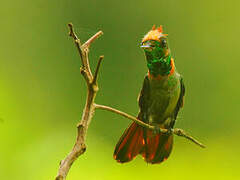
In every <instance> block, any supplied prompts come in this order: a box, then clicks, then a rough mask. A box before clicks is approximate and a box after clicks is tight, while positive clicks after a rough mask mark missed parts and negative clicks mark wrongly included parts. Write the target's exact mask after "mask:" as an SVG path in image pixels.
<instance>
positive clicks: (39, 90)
mask: <svg viewBox="0 0 240 180" xmlns="http://www.w3.org/2000/svg"><path fill="white" fill-rule="evenodd" d="M239 6H240V2H238V1H234V0H229V1H224V0H212V1H209V0H196V1H191V0H182V1H180V0H178V1H177V0H148V1H137V0H134V1H129V0H121V1H110V0H109V1H107V0H104V1H97V0H95V1H94V0H88V1H83V0H74V1H70V0H68V1H61V0H60V1H59V0H51V1H47V0H35V1H30V0H23V1H19V0H15V1H3V2H2V3H1V7H0V17H1V25H0V26H1V33H0V39H1V43H0V179H8V180H12V179H19V180H33V179H34V180H35V179H36V180H47V179H49V180H50V179H54V177H55V176H56V174H57V170H58V167H59V162H60V160H62V159H63V158H64V157H65V156H66V155H67V154H68V153H69V151H70V149H71V148H72V146H73V143H74V141H75V137H76V124H77V123H78V122H79V119H80V118H81V113H82V109H83V106H84V103H85V97H86V92H85V91H86V90H85V88H86V86H85V84H84V80H83V78H82V77H81V75H80V73H79V67H80V59H79V56H78V53H77V51H76V48H75V47H74V44H73V42H72V39H71V38H70V37H69V36H68V29H67V23H68V22H73V24H74V27H75V29H76V32H77V33H78V35H79V37H80V38H81V40H82V41H85V40H87V39H88V38H89V37H90V36H91V35H93V34H94V33H96V32H97V31H98V30H100V29H101V30H103V32H104V35H103V36H102V37H101V38H99V39H98V40H97V41H96V42H94V45H93V46H92V48H91V54H90V60H91V64H92V67H93V68H94V67H95V65H96V62H97V59H98V57H99V55H102V54H104V55H105V58H104V62H103V64H102V65H103V66H102V68H101V72H100V78H99V85H100V91H99V93H98V96H97V98H96V101H97V103H100V104H105V105H110V106H113V107H116V108H118V109H120V110H123V111H125V112H128V113H130V114H132V115H136V114H137V112H138V106H137V101H136V99H137V96H138V93H139V91H140V88H141V86H142V82H143V77H144V75H145V73H146V71H147V68H146V63H145V59H144V54H143V52H142V50H141V49H140V48H139V43H140V41H141V38H142V37H143V35H144V34H145V33H146V32H147V31H148V30H149V29H150V28H151V27H152V25H153V24H156V25H160V24H162V25H163V28H164V32H166V33H168V34H169V44H170V48H171V51H172V54H173V56H174V58H175V61H176V66H177V68H178V71H179V72H180V73H181V74H182V75H183V76H184V80H185V84H186V98H185V106H184V109H183V110H182V111H181V113H180V115H179V118H178V121H177V123H176V127H179V128H183V129H185V130H186V131H187V132H189V133H191V134H192V135H193V136H195V137H197V138H198V139H199V140H201V141H202V142H203V143H204V144H206V145H207V148H206V149H201V148H200V147H198V146H196V145H194V144H192V143H191V142H189V141H187V140H185V139H183V138H180V137H175V141H174V149H173V152H172V154H171V156H170V158H169V159H168V160H167V161H166V162H164V163H162V164H159V165H149V164H147V163H145V162H144V161H143V160H142V158H141V157H140V156H138V157H137V158H136V159H135V160H134V161H132V162H130V163H127V164H118V163H116V162H115V160H114V159H113V158H112V153H113V150H114V146H115V144H116V143H117V141H118V139H119V137H120V136H121V134H122V132H123V131H124V129H125V128H126V127H127V126H128V124H129V123H130V120H128V119H125V118H123V117H120V116H118V115H116V114H113V113H110V112H105V111H101V110H98V111H97V112H96V113H95V116H94V118H93V120H92V123H91V125H90V127H89V132H88V137H87V151H86V153H85V154H84V155H83V156H81V157H80V158H79V159H78V160H77V161H76V162H75V163H74V165H73V166H72V168H71V170H70V172H69V175H68V178H67V179H69V180H77V179H89V180H95V179H96V180H112V179H114V180H115V179H116V180H118V179H119V180H120V179H121V180H122V179H126V180H130V179H131V180H132V179H149V180H151V179H166V180H168V179H169V180H171V179H178V180H182V179H184V180H193V179H194V180H198V179H201V180H202V179H206V180H208V179H218V180H226V179H231V180H238V179H240V172H239V168H240V167H239V161H240V157H239V152H240V144H239V138H240V134H239V125H240V121H239V115H238V113H239V101H240V95H239V87H240V84H239V65H240V62H239V59H240V57H239V56H240V55H239V31H240V23H239V19H240V13H239Z"/></svg>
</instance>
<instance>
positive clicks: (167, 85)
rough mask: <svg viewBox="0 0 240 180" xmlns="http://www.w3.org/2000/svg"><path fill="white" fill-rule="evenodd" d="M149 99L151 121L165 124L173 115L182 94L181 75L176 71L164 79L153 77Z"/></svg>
mask: <svg viewBox="0 0 240 180" xmlns="http://www.w3.org/2000/svg"><path fill="white" fill-rule="evenodd" d="M149 91H150V93H149V94H150V96H149V100H148V105H149V106H148V110H147V114H148V121H149V123H156V124H160V125H161V124H164V122H165V121H166V120H167V119H168V118H169V117H172V116H173V114H174V110H175V108H176V105H177V102H178V99H179V95H180V75H179V74H178V73H176V72H174V73H173V74H172V75H170V76H165V77H163V78H162V79H154V78H151V79H150V81H149Z"/></svg>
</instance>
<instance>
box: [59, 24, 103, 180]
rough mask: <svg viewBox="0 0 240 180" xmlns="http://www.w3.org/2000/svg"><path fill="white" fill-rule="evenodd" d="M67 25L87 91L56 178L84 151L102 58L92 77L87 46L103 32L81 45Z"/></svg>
mask: <svg viewBox="0 0 240 180" xmlns="http://www.w3.org/2000/svg"><path fill="white" fill-rule="evenodd" d="M68 27H69V31H70V32H69V35H70V36H71V37H72V38H73V39H74V43H75V45H76V47H77V50H78V52H79V55H80V58H81V62H82V67H81V68H80V72H81V74H82V75H83V77H84V79H85V81H86V83H87V87H88V91H87V99H86V104H85V107H84V110H83V114H82V119H81V121H80V123H79V124H78V125H77V138H76V142H75V144H74V146H73V149H72V150H71V152H70V153H69V154H68V155H67V157H66V158H65V159H64V160H62V161H61V163H60V168H59V170H58V175H57V177H56V180H65V179H66V176H67V174H68V172H69V170H70V168H71V166H72V164H73V163H74V161H75V160H76V159H77V158H78V157H79V156H80V155H82V154H83V153H84V152H85V151H86V145H85V140H86V135H87V130H88V125H89V123H90V121H91V119H92V116H93V113H94V109H95V107H94V100H95V97H96V93H97V91H98V86H97V83H96V80H97V73H98V71H99V67H100V62H101V61H102V58H103V57H101V58H100V62H98V64H99V65H98V66H97V70H96V73H95V76H94V77H93V76H92V73H91V68H90V66H89V61H88V52H89V47H90V45H91V43H92V42H93V41H94V40H95V39H97V37H99V36H100V35H101V34H103V33H102V31H99V32H98V33H96V34H95V35H94V36H93V37H91V38H90V39H89V40H88V41H87V42H86V43H85V44H84V45H81V41H80V39H78V37H77V35H76V33H75V32H74V29H73V25H72V24H71V23H69V24H68ZM94 78H95V80H94V81H95V83H94V84H93V83H92V82H93V79H94Z"/></svg>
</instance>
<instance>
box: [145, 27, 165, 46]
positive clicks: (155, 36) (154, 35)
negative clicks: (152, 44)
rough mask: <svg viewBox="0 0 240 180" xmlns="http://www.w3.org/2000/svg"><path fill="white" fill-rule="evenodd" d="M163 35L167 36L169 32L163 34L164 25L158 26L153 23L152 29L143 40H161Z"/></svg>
mask: <svg viewBox="0 0 240 180" xmlns="http://www.w3.org/2000/svg"><path fill="white" fill-rule="evenodd" d="M162 36H167V34H163V29H162V25H161V26H159V27H158V28H156V26H155V25H153V27H152V29H151V30H150V31H149V32H148V33H147V34H146V35H145V36H144V37H143V39H142V42H145V41H148V40H155V41H160V38H161V37H162Z"/></svg>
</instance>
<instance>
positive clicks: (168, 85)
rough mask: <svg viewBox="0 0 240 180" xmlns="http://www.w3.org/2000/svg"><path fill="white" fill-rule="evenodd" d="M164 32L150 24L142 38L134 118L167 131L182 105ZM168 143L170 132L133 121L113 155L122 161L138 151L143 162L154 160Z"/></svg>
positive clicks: (178, 80) (167, 150)
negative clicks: (140, 75)
mask: <svg viewBox="0 0 240 180" xmlns="http://www.w3.org/2000/svg"><path fill="white" fill-rule="evenodd" d="M167 36H168V35H167V34H163V28H162V26H160V27H158V28H156V26H155V25H154V26H153V27H152V29H151V30H150V31H149V32H148V33H147V34H146V35H145V36H144V37H143V39H142V42H141V48H142V49H143V51H144V53H145V57H146V61H147V67H148V73H147V74H146V76H145V78H144V81H143V86H142V89H141V92H140V94H139V97H138V105H139V109H140V110H139V113H138V116H137V119H139V120H140V121H143V122H144V123H147V124H150V125H153V126H155V127H159V128H164V129H168V130H169V132H171V129H172V128H173V127H174V124H175V121H176V119H177V115H178V112H179V110H180V108H182V107H183V102H184V94H185V87H184V83H183V78H182V76H181V75H180V74H179V73H178V72H177V70H176V67H175V64H174V59H173V58H172V55H171V52H170V49H169V46H168V39H167ZM172 147H173V134H172V133H164V134H163V133H160V132H157V131H154V130H150V129H148V128H145V127H142V126H140V125H138V124H137V123H135V122H133V123H132V124H131V125H130V126H129V127H128V128H127V129H126V130H125V131H124V133H123V135H122V136H121V138H120V139H119V141H118V143H117V145H116V147H115V151H114V155H113V157H114V159H115V160H117V162H119V163H125V162H129V161H131V160H133V159H134V158H135V157H136V156H137V155H138V154H140V155H142V157H143V158H144V160H145V161H146V162H147V163H150V164H157V163H161V162H163V161H165V160H166V159H167V158H168V157H169V155H170V153H171V151H172Z"/></svg>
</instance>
